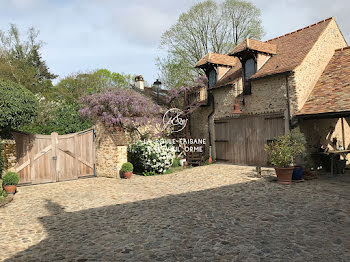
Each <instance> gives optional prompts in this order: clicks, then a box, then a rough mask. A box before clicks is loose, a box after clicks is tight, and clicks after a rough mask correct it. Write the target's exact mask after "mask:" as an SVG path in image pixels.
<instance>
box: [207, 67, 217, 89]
mask: <svg viewBox="0 0 350 262" xmlns="http://www.w3.org/2000/svg"><path fill="white" fill-rule="evenodd" d="M216 80H217V73H216V70H215V69H212V70H210V72H209V87H212V86H213V85H215V84H216Z"/></svg>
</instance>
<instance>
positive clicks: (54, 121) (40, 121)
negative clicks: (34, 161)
mask: <svg viewBox="0 0 350 262" xmlns="http://www.w3.org/2000/svg"><path fill="white" fill-rule="evenodd" d="M79 108H80V106H79V104H78V103H68V102H65V101H47V102H45V101H42V102H41V103H40V106H39V110H38V111H39V114H38V117H37V118H36V120H35V121H34V122H33V123H32V124H30V125H26V126H24V127H22V129H21V130H22V131H25V132H29V133H32V134H42V135H50V134H51V133H52V132H56V133H58V134H59V135H64V134H70V133H76V132H79V131H82V130H85V129H88V128H90V127H91V126H92V124H91V122H90V121H89V120H87V119H83V118H82V117H81V116H80V114H79Z"/></svg>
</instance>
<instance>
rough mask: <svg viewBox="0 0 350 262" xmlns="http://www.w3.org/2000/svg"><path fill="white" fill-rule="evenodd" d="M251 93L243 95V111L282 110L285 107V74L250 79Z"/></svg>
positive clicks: (265, 111) (251, 112)
mask: <svg viewBox="0 0 350 262" xmlns="http://www.w3.org/2000/svg"><path fill="white" fill-rule="evenodd" d="M251 90H252V94H251V95H246V96H244V99H245V106H244V108H243V111H244V112H245V113H248V114H259V113H267V112H271V113H274V112H284V111H285V110H286V109H287V79H286V75H284V74H282V75H276V76H270V77H266V78H262V79H258V80H254V81H252V89H251Z"/></svg>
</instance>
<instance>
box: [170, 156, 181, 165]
mask: <svg viewBox="0 0 350 262" xmlns="http://www.w3.org/2000/svg"><path fill="white" fill-rule="evenodd" d="M171 166H172V167H179V166H180V159H178V158H177V157H175V158H174V159H173V164H172V165H171Z"/></svg>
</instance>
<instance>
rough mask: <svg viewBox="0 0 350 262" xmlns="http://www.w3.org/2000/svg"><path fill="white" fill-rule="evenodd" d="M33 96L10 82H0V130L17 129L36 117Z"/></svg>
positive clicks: (34, 98) (35, 103)
mask: <svg viewBox="0 0 350 262" xmlns="http://www.w3.org/2000/svg"><path fill="white" fill-rule="evenodd" d="M37 107H38V101H37V99H36V97H35V96H34V94H33V93H32V92H30V91H29V90H28V89H26V88H24V87H23V86H21V85H19V84H16V83H14V82H12V81H5V80H0V109H1V110H0V129H11V128H12V129H17V128H19V127H21V126H23V125H25V124H28V123H30V122H31V121H32V119H33V118H34V117H35V116H36V115H37Z"/></svg>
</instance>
